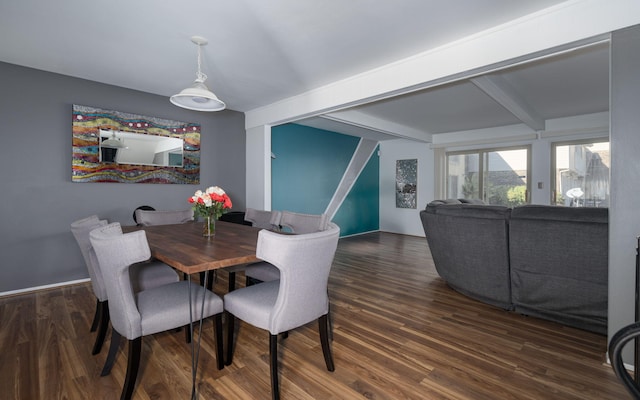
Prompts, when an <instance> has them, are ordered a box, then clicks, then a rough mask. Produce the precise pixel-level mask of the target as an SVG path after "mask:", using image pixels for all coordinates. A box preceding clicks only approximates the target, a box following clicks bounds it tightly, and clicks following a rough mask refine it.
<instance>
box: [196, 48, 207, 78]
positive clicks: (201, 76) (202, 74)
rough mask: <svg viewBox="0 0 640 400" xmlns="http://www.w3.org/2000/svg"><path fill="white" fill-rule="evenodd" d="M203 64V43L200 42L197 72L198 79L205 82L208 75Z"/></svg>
mask: <svg viewBox="0 0 640 400" xmlns="http://www.w3.org/2000/svg"><path fill="white" fill-rule="evenodd" d="M201 64H202V45H201V44H198V73H197V74H196V81H197V82H202V83H204V81H206V80H207V75H206V74H205V73H204V72H202V69H201Z"/></svg>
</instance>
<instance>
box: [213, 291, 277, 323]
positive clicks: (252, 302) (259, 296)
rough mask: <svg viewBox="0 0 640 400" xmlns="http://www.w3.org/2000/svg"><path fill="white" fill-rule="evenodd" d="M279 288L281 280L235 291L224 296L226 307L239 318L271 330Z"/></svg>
mask: <svg viewBox="0 0 640 400" xmlns="http://www.w3.org/2000/svg"><path fill="white" fill-rule="evenodd" d="M279 288H280V280H275V281H269V282H263V283H258V284H257V285H251V286H248V287H245V288H242V289H237V290H234V291H233V292H230V293H227V294H226V295H225V296H224V307H225V309H226V310H227V311H229V312H230V313H231V314H233V315H235V316H236V317H237V318H240V319H241V320H243V321H246V322H248V323H250V324H251V325H253V326H256V327H258V328H261V329H265V330H270V329H269V321H270V319H271V310H272V309H273V306H274V305H275V303H276V299H277V298H278V290H279ZM271 333H272V334H277V333H280V332H271Z"/></svg>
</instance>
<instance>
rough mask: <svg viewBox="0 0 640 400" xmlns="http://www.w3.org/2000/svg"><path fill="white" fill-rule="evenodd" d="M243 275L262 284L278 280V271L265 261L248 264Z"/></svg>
mask: <svg viewBox="0 0 640 400" xmlns="http://www.w3.org/2000/svg"><path fill="white" fill-rule="evenodd" d="M244 274H245V275H246V276H248V277H250V278H253V279H257V280H260V281H262V282H269V281H275V280H278V279H280V270H279V269H278V268H277V267H276V266H274V265H272V264H269V263H268V262H265V261H262V262H257V263H253V264H249V265H248V266H247V267H246V268H245V270H244Z"/></svg>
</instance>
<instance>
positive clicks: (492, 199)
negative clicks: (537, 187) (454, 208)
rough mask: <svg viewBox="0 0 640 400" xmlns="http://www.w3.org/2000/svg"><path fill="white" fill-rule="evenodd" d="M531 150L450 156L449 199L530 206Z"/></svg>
mask: <svg viewBox="0 0 640 400" xmlns="http://www.w3.org/2000/svg"><path fill="white" fill-rule="evenodd" d="M529 151H530V150H529V147H521V148H510V149H492V150H475V151H471V152H451V153H447V197H448V198H454V199H460V198H466V199H481V200H483V201H484V202H485V203H488V204H495V205H503V206H508V207H513V206H517V205H521V204H526V203H527V202H528V192H529V186H528V185H529V183H528V179H527V178H528V176H529V169H530V166H529V158H530V157H529Z"/></svg>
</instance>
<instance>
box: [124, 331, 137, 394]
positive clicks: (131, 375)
mask: <svg viewBox="0 0 640 400" xmlns="http://www.w3.org/2000/svg"><path fill="white" fill-rule="evenodd" d="M141 351H142V338H141V337H139V338H135V339H133V340H130V341H129V357H128V359H127V376H126V378H125V380H124V387H123V388H122V395H121V396H120V400H130V399H131V396H132V395H133V389H134V388H135V386H136V379H137V378H138V369H139V367H140V352H141Z"/></svg>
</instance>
